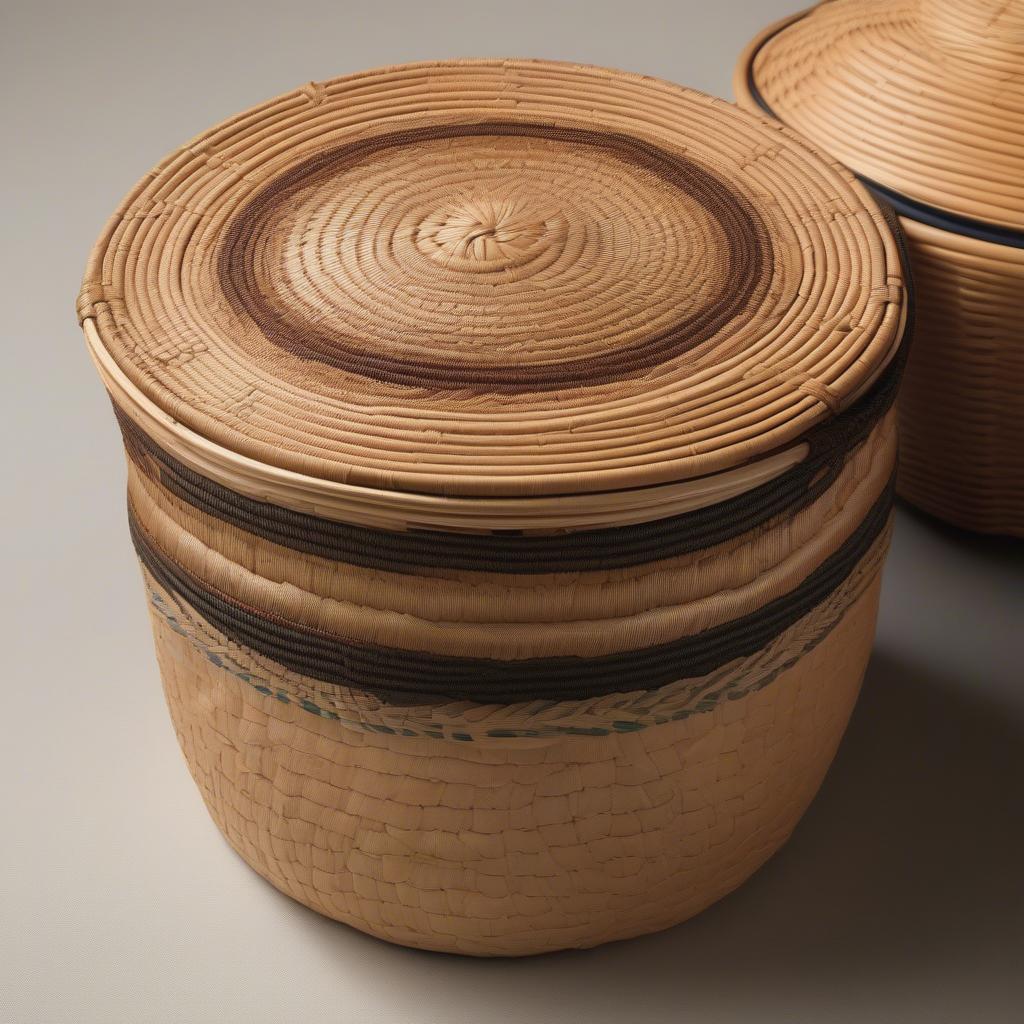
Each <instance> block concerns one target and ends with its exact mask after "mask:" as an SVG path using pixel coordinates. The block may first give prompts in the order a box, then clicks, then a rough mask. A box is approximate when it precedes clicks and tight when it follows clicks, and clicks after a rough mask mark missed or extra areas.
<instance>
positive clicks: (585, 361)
mask: <svg viewBox="0 0 1024 1024" xmlns="http://www.w3.org/2000/svg"><path fill="white" fill-rule="evenodd" d="M476 135H481V136H487V135H490V136H523V137H528V138H541V139H551V140H555V141H560V142H566V143H571V144H575V145H581V146H595V147H598V148H600V149H604V150H609V151H611V152H613V153H614V154H615V155H616V156H618V157H619V158H620V159H622V160H626V161H628V162H630V163H632V164H634V165H636V166H639V167H641V168H643V169H645V170H647V171H649V172H651V173H653V174H656V175H657V176H658V177H659V178H661V179H662V180H663V181H665V182H667V183H668V184H669V185H671V186H673V187H675V188H678V189H680V190H681V191H683V192H685V193H686V194H687V195H688V196H689V197H691V198H692V199H694V200H695V201H696V202H698V203H700V204H701V206H703V207H704V209H705V210H706V211H707V212H708V213H709V214H710V215H711V216H712V217H714V218H715V219H716V220H717V221H718V222H719V224H720V225H721V227H722V230H723V234H724V236H725V239H726V245H725V250H724V251H723V252H722V253H721V254H720V255H721V257H722V258H723V259H724V260H725V263H726V267H727V272H726V274H725V278H724V280H723V282H722V286H721V288H720V290H719V291H718V293H717V294H716V295H715V296H714V297H713V298H712V299H711V300H710V301H709V302H708V303H707V304H706V305H705V306H703V307H702V308H700V309H697V310H693V311H689V312H687V313H686V314H685V315H684V316H683V317H682V318H681V319H680V320H679V321H678V322H677V323H676V324H674V325H673V326H672V327H670V328H669V329H667V330H664V331H661V332H659V333H658V334H655V335H653V336H651V337H650V338H646V339H641V340H639V341H636V342H633V343H630V344H628V345H623V346H621V347H620V348H612V349H610V350H609V351H606V352H604V353H602V354H600V355H597V356H588V357H586V358H580V359H566V360H562V361H560V362H553V363H544V364H538V365H530V364H528V363H522V364H516V365H509V366H497V367H496V366H485V365H475V366H474V365H467V364H466V363H465V362H462V361H456V360H443V359H440V360H434V359H431V358H430V356H429V354H428V353H424V354H423V355H422V356H420V357H416V358H403V357H400V356H398V355H395V354H382V353H379V352H375V351H374V350H373V341H372V339H365V338H358V337H352V336H348V335H342V334H337V333H331V332H328V331H325V330H324V328H323V326H322V325H320V324H315V323H312V322H310V321H307V320H304V319H301V318H298V317H293V316H290V315H289V314H288V313H287V312H286V311H282V310H280V309H276V308H274V307H273V306H272V305H271V304H270V303H269V302H268V301H267V299H266V298H265V296H264V295H263V294H262V293H261V292H260V289H259V284H258V282H257V280H256V275H255V272H254V268H255V267H256V266H257V265H258V264H259V248H260V240H261V237H262V233H263V229H264V227H265V225H266V223H267V220H268V217H269V216H270V215H271V214H272V213H273V211H274V209H275V208H276V207H277V206H278V204H280V203H282V202H284V201H286V200H287V199H289V198H290V197H291V196H292V195H294V194H295V193H296V192H297V191H298V190H299V189H301V188H304V187H306V186H308V185H310V184H313V183H316V182H318V181H321V180H323V179H324V178H327V177H333V176H335V175H338V174H341V173H343V172H345V171H347V170H350V169H351V168H353V167H355V166H356V165H357V164H359V163H360V162H361V161H363V160H365V159H367V158H368V157H370V156H372V155H374V154H376V153H379V152H381V151H383V150H387V149H392V148H395V147H398V146H408V145H413V144H416V143H420V142H429V141H433V140H436V139H450V138H459V137H467V136H476ZM771 265H772V248H771V240H770V238H769V235H768V232H767V230H766V228H765V226H764V224H763V223H762V221H761V219H760V217H759V216H758V215H757V213H756V212H755V211H754V209H753V208H752V207H751V206H750V204H749V203H748V202H747V201H746V200H745V199H743V198H742V197H741V196H740V195H739V194H738V193H737V192H736V191H734V190H733V188H732V187H731V186H730V185H728V184H727V183H726V182H724V181H722V180H720V179H719V178H717V177H716V176H715V175H714V174H713V173H712V172H711V171H709V170H708V169H706V168H704V167H702V166H701V165H700V164H697V163H695V162H694V161H692V160H689V159H687V158H685V157H682V156H678V155H676V154H674V153H669V152H666V151H665V150H662V149H659V148H658V147H656V146H652V145H650V144H649V143H646V142H643V141H641V140H639V139H634V138H631V137H629V136H627V135H620V134H616V133H614V132H597V131H587V130H584V129H580V128H560V127H556V126H553V125H541V124H519V123H514V122H504V121H488V122H482V123H479V124H464V125H454V124H453V125H437V126H428V127H424V128H414V129H409V130H407V131H400V132H392V133H390V134H387V135H379V136H376V137H374V138H371V139H363V140H361V141H359V142H354V143H351V144H349V145H347V146H342V147H339V148H336V149H332V150H329V151H327V152H325V153H321V154H318V155H317V156H315V157H312V158H311V159H309V160H306V161H305V162H304V163H302V164H300V165H298V166H297V167H295V168H293V169H292V170H291V171H289V172H287V173H286V174H283V175H282V176H281V177H280V178H278V179H277V180H276V181H274V182H273V183H271V184H270V185H268V186H267V187H266V188H264V189H263V190H262V191H261V192H259V193H258V194H257V195H256V196H255V197H254V198H253V199H252V200H250V201H249V202H248V203H247V204H246V205H245V206H244V207H243V208H242V209H241V211H240V212H239V213H238V214H237V215H236V216H235V218H234V219H233V220H232V221H231V223H230V224H229V226H228V228H227V232H226V234H225V238H224V243H223V246H222V248H221V251H220V254H219V259H218V275H219V279H220V285H221V288H222V290H223V292H224V294H225V295H226V296H227V297H228V299H229V301H230V302H231V303H232V305H233V306H234V307H235V308H236V309H237V310H238V311H240V312H241V313H243V314H244V315H246V316H248V317H249V318H250V319H251V320H252V321H253V322H254V323H256V324H257V326H258V327H259V329H260V331H261V332H262V333H263V335H264V336H265V337H266V338H267V340H268V341H270V342H272V343H273V344H274V345H277V346H279V347H280V348H283V349H285V350H287V351H288V352H291V353H292V354H293V355H297V356H300V357H302V358H304V359H310V360H314V361H316V362H321V363H326V364H327V365H329V366H333V367H336V368H338V369H341V370H345V371H347V372H350V373H355V374H359V375H361V376H364V377H370V378H372V379H374V380H378V381H382V382H386V383H389V384H401V385H407V386H410V387H425V388H431V389H434V390H438V389H440V390H444V391H452V390H464V389H466V388H477V389H486V390H488V391H491V392H501V393H504V394H519V393H524V392H535V391H552V390H557V389H559V388H578V387H585V386H588V385H596V384H605V383H608V382H611V381H615V380H621V379H623V378H627V377H631V376H637V375H639V374H641V373H644V372H646V371H647V370H650V369H651V368H652V367H655V366H659V365H660V364H662V363H664V362H665V361H667V360H669V359H672V358H673V357H675V356H678V355H681V354H682V353H684V352H687V351H689V350H690V349H692V348H694V347H695V346H697V345H700V344H701V343H702V342H704V341H707V340H708V339H709V338H711V337H712V336H714V335H715V334H716V333H717V332H719V331H720V330H721V329H722V328H723V327H724V326H725V325H726V324H728V323H729V322H730V321H731V320H733V319H734V318H736V317H737V316H739V315H740V314H741V313H743V312H744V311H745V310H747V309H748V308H753V307H755V306H756V305H757V304H758V303H759V302H760V301H761V299H762V297H763V295H764V293H765V291H766V289H767V287H768V276H769V274H770V270H771Z"/></svg>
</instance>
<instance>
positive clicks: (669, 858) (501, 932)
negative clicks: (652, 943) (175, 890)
mask: <svg viewBox="0 0 1024 1024" xmlns="http://www.w3.org/2000/svg"><path fill="white" fill-rule="evenodd" d="M878 579H879V577H878V575H877V572H876V573H875V575H874V579H873V582H872V584H871V586H870V588H869V590H868V591H867V592H866V593H864V594H863V595H862V596H861V597H860V598H859V599H858V600H857V601H856V603H855V604H854V606H853V607H852V608H850V609H849V610H848V611H847V613H846V615H845V616H844V618H843V619H842V621H841V622H840V624H839V625H838V626H837V627H836V629H835V630H834V631H833V632H832V633H830V634H829V635H828V636H827V638H826V639H825V640H824V641H823V642H822V643H821V644H820V645H819V646H818V647H816V648H814V649H813V650H812V651H810V652H809V653H807V654H806V655H804V656H803V657H802V658H801V659H800V660H798V661H797V663H796V664H795V665H794V666H792V667H789V668H787V669H785V670H784V671H783V672H782V673H781V674H780V675H779V676H778V678H776V679H775V680H774V681H773V683H772V685H771V686H770V687H767V688H765V689H761V690H758V691H754V692H752V693H750V694H748V695H746V696H744V697H742V698H741V699H739V700H732V701H725V702H722V703H720V704H718V705H717V706H716V708H715V709H714V710H712V711H709V712H707V713H705V714H700V715H696V716H693V717H689V718H684V719H682V720H680V721H675V722H669V723H666V724H663V725H659V726H656V727H654V728H650V729H646V730H643V731H639V732H628V733H616V734H612V735H610V736H602V737H597V738H587V737H562V738H559V739H558V740H557V741H553V742H547V743H544V744H540V745H538V744H536V743H533V744H531V743H530V742H529V741H525V742H524V741H516V746H514V747H509V746H504V747H503V746H501V745H498V744H496V743H493V742H492V744H490V745H487V744H484V745H481V744H479V743H469V742H456V741H452V740H447V739H446V740H438V739H432V738H429V737H422V736H420V737H407V736H402V735H387V734H384V735H381V734H374V733H373V732H371V731H364V730H353V729H351V728H350V727H348V726H345V725H339V723H337V722H334V721H328V720H325V719H323V718H321V717H319V716H316V715H313V714H310V713H309V712H307V711H306V710H304V709H303V708H302V707H301V706H299V705H298V704H297V703H284V702H282V701H281V700H279V699H275V698H273V697H267V696H263V695H262V694H260V693H259V692H257V691H255V690H254V689H253V688H252V687H251V686H250V685H249V684H248V683H246V682H244V681H242V680H240V679H239V678H238V677H237V676H236V675H234V674H232V673H231V672H230V671H228V669H227V668H225V667H221V666H218V665H216V664H214V663H213V662H212V661H211V660H210V659H209V657H207V656H206V655H205V654H204V653H203V652H201V651H199V650H197V649H196V648H195V647H194V646H193V645H192V644H191V643H190V641H189V640H188V639H187V638H185V637H183V636H182V635H181V633H180V632H178V631H177V630H175V629H172V628H171V627H169V626H168V623H167V621H166V620H165V619H164V618H163V617H161V616H159V615H157V614H154V629H155V634H156V644H157V653H158V656H159V660H160V669H161V674H162V676H163V680H164V687H165V691H166V694H167V701H168V705H169V706H170V709H171V715H172V717H173V719H174V724H175V728H176V730H177V733H178V738H179V741H180V742H181V746H182V749H183V751H184V753H185V756H186V759H187V760H188V763H189V767H190V769H191V771H192V774H193V776H194V778H195V780H196V783H197V784H198V786H199V789H200V791H201V792H202V794H203V799H204V800H205V801H206V805H207V807H208V809H209V811H210V813H211V815H212V816H213V819H214V820H215V821H216V822H217V824H218V826H219V827H220V828H221V830H222V831H223V832H224V834H225V836H226V837H227V839H228V841H229V842H230V843H231V845H232V846H233V847H234V848H235V849H236V850H237V851H238V853H239V854H240V855H241V856H242V857H243V858H244V859H245V860H246V861H247V862H248V863H249V864H250V865H251V866H252V867H253V868H254V869H255V870H256V871H258V872H259V873H260V874H261V875H263V876H264V877H265V878H266V879H267V880H268V881H270V882H272V883H273V884H274V885H275V886H277V887H278V888H279V889H281V890H282V891H283V892H286V893H287V894H288V895H290V896H292V897H294V898H295V899H297V900H299V901H300V902H302V903H304V904H306V905H307V906H310V907H313V908H314V909H316V910H318V911H320V912H321V913H323V914H326V915H327V916H329V917H333V918H336V919H338V920H340V921H344V922H345V923H347V924H350V925H353V926H355V927H357V928H360V929H362V930H364V931H369V932H371V933H372V934H374V935H377V936H379V937H381V938H385V939H388V940H389V941H392V942H399V943H402V944H405V945H410V946H417V947H420V948H424V949H434V950H441V951H445V952H457V953H470V954H474V955H478V956H479V955H484V956H487V955H491V956H493V955H505V956H514V955H523V954H533V953H541V952H546V951H549V950H556V949H564V948H567V947H569V948H571V947H580V946H582V947H587V946H594V945H597V944H599V943H601V942H607V941H610V940H613V939H622V938H628V937H630V936H633V935H640V934H644V933H647V932H651V931H656V930H658V929H660V928H665V927H668V926H669V925H672V924H676V923H678V922H679V921H681V920H685V919H686V918H688V917H690V916H691V915H693V914H695V913H697V912H698V911H700V910H702V909H703V908H704V907H706V906H707V905H708V904H709V903H712V902H714V901H715V900H716V899H719V898H720V897H722V896H724V895H725V894H726V893H728V892H730V891H732V890H733V889H735V888H736V886H738V885H739V884H741V883H742V882H743V881H744V880H745V879H746V878H747V877H748V876H749V875H750V874H751V873H752V872H753V871H755V870H756V869H757V868H758V867H759V866H760V865H761V864H762V863H763V862H764V861H765V860H766V859H767V858H768V857H769V856H770V855H771V854H772V853H774V852H775V850H777V849H778V847H779V846H780V845H781V844H782V843H783V842H784V841H785V840H786V839H787V838H788V837H789V834H790V832H791V831H792V829H793V827H794V826H795V825H796V823H797V821H798V820H799V818H800V816H801V815H802V813H803V811H804V809H805V808H806V806H807V804H808V803H809V802H810V800H811V798H812V797H813V796H814V794H815V793H816V792H817V789H818V787H819V785H820V784H821V780H822V778H823V777H824V774H825V771H826V769H827V768H828V765H829V764H830V763H831V761H832V758H833V755H834V754H835V750H836V747H837V745H838V743H839V740H840V737H841V736H842V733H843V731H844V729H845V728H846V723H847V719H848V718H849V714H850V712H851V710H852V708H853V704H854V701H855V700H856V697H857V693H858V690H859V688H860V682H861V677H862V675H863V672H864V666H865V665H866V663H867V657H868V652H869V651H870V648H871V640H872V636H873V634H874V625H875V614H876V608H877V601H878Z"/></svg>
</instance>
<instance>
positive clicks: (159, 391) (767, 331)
mask: <svg viewBox="0 0 1024 1024" xmlns="http://www.w3.org/2000/svg"><path fill="white" fill-rule="evenodd" d="M903 299H904V293H903V287H902V276H901V271H900V267H899V259H898V254H897V250H896V247H895V244H894V242H893V240H892V238H891V236H890V235H889V233H888V230H887V228H886V227H885V225H884V221H883V219H882V217H881V215H880V214H879V213H878V211H877V210H876V209H875V207H874V205H873V203H872V202H871V200H870V199H869V198H867V196H866V193H864V191H863V190H862V189H861V187H860V186H859V185H858V184H856V183H855V181H854V180H853V178H852V177H851V175H849V174H848V173H847V172H845V171H844V170H842V169H841V168H839V167H838V166H837V165H835V164H832V163H829V162H827V161H825V160H823V159H821V158H819V157H816V156H815V155H813V154H811V153H810V152H809V151H808V150H806V149H805V148H804V147H803V146H802V145H801V144H800V143H799V142H797V141H796V140H795V138H794V137H793V136H791V135H790V134H788V133H787V132H786V131H785V130H784V129H780V128H779V127H777V126H774V125H770V124H768V123H766V122H764V121H762V120H759V119H756V118H753V117H750V116H748V115H745V114H743V113H741V112H739V111H738V110H736V109H735V108H733V107H731V106H730V105H728V104H724V103H722V102H721V101H717V100H712V99H710V98H709V97H705V96H702V95H700V94H696V93H693V92H689V91H687V90H683V89H680V88H677V87H675V86H671V85H668V84H667V83H661V82H657V81H654V80H651V79H646V78H641V77H639V76H634V75H627V74H622V73H618V72H611V71H604V70H602V69H595V68H586V67H579V66H573V65H560V64H551V63H543V62H529V61H505V62H503V61H474V62H453V63H438V64H426V65H408V66H404V67H398V68H390V69H383V70H380V71H376V72H369V73H366V74H364V75H356V76H351V77H349V78H343V79H338V80H336V81H334V82H329V83H325V84H324V85H321V86H316V87H307V88H306V89H304V90H300V91H298V92H296V93H293V94H290V95H288V96H285V97H282V98H280V99H279V100H275V101H272V102H270V103H268V104H265V105H264V106H262V107H260V108H257V109H256V110H254V111H252V112H250V113H249V114H244V115H241V116H240V117H238V118H236V119H234V120H232V121H229V122H227V123H226V124H225V125H222V126H221V127H220V128H217V129H214V130H213V131H211V132H210V133H208V134H206V135H205V136H202V137H200V138H199V139H198V140H196V141H195V142H194V143H193V144H192V145H190V146H189V147H186V148H185V149H183V150H180V151H179V152H178V153H176V154H174V155H172V156H171V157H170V158H168V160H166V161H165V162H164V163H163V164H162V165H161V166H160V167H158V168H157V169H156V171H154V173H153V174H152V175H151V176H150V177H149V178H147V179H146V180H145V181H144V182H143V183H142V184H141V185H140V186H139V187H138V188H137V189H136V190H135V192H133V193H132V195H131V196H129V198H128V200H126V202H125V204H124V205H123V206H122V208H121V210H120V211H119V213H118V215H117V216H115V218H114V219H113V220H112V222H111V224H110V225H109V227H108V230H107V232H106V234H105V235H104V237H103V238H102V239H101V240H100V243H99V244H98V246H97V248H96V250H95V252H94V256H93V259H92V262H91V264H90V268H89V271H88V273H87V276H86V283H85V287H84V289H83V296H82V304H81V309H80V312H81V315H82V317H83V319H85V320H91V321H93V322H94V325H95V327H96V330H97V333H98V337H99V339H100V342H101V344H102V346H103V348H104V349H105V352H106V354H107V355H108V356H109V359H110V361H111V362H112V363H113V364H115V365H116V367H117V371H118V372H119V373H121V374H123V375H124V377H125V379H126V381H127V382H128V383H129V384H130V385H131V388H134V389H135V390H136V391H137V392H138V393H139V394H141V395H142V396H144V397H145V399H146V400H147V401H148V402H150V403H152V404H153V406H154V407H155V408H157V409H159V410H160V411H161V412H162V413H163V414H165V415H166V416H168V417H171V418H173V420H175V421H176V422H178V423H180V424H181V425H182V426H183V428H187V429H188V430H189V431H191V432H194V433H195V434H196V435H198V436H200V437H201V438H203V439H205V440H206V441H209V442H211V443H212V444H214V445H217V446H222V447H223V448H224V449H226V450H228V451H230V452H233V453H237V454H238V455H239V456H242V457H246V458H249V459H253V460H256V461H257V462H259V463H263V464H266V465H268V466H272V467H276V468H278V469H283V470H287V471H289V472H293V473H297V474H303V475H306V476H309V477H312V478H319V479H322V480H324V481H328V482H333V483H342V484H346V485H356V486H360V487H367V488H377V489H381V490H384V491H387V490H398V491H405V492H419V493H423V494H438V495H461V496H467V497H471V496H478V497H494V496H503V497H524V496H531V495H532V496H539V495H573V494H585V493H590V492H596V491H606V492H611V491H617V490H621V489H635V488H641V487H647V486H649V485H652V484H662V483H668V482H673V481H683V480H689V479H691V478H694V477H698V476H705V475H707V474H711V473H718V472H722V471H726V470H732V469H734V468H735V467H738V466H743V465H745V464H747V463H749V462H751V461H753V460H757V459H760V458H763V457H766V456H769V455H772V456H774V455H776V454H777V453H778V452H779V451H780V450H781V449H784V448H785V447H786V446H788V445H794V444H797V443H798V442H799V439H800V438H801V436H802V435H803V434H804V433H805V432H806V431H807V429H809V427H810V426H812V425H813V424H814V423H816V422H819V421H821V420H822V419H825V418H827V417H828V416H830V415H832V414H833V413H835V412H836V411H838V410H839V409H841V408H844V407H846V406H847V405H848V404H850V403H851V402H852V401H853V400H854V399H855V398H856V397H858V396H859V395H860V394H862V393H863V391H864V390H865V389H866V388H867V387H868V386H869V385H870V383H871V382H872V381H873V380H874V379H875V377H877V375H878V373H879V372H880V371H881V369H882V368H883V367H884V365H885V364H886V363H887V362H888V360H889V359H890V358H891V356H892V353H893V350H894V347H895V345H896V344H897V343H898V340H899V333H900V325H901V321H902V317H903ZM138 404H139V406H140V409H141V406H142V403H141V402H140V403H138ZM129 412H132V410H129ZM135 413H137V414H138V415H139V418H141V419H144V418H145V414H144V413H142V412H140V411H139V409H137V410H135ZM143 426H145V424H143ZM186 461H187V460H186Z"/></svg>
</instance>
